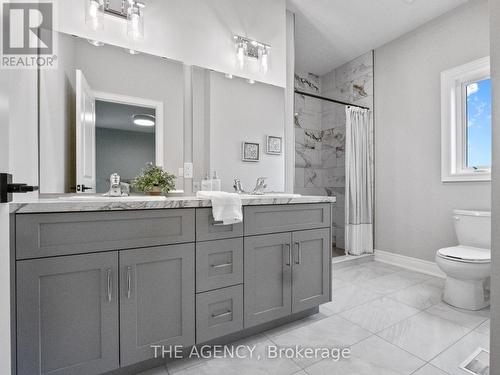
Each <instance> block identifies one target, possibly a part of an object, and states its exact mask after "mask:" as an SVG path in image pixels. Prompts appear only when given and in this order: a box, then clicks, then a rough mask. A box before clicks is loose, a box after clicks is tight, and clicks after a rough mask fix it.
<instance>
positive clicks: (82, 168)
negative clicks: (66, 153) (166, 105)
mask: <svg viewBox="0 0 500 375" xmlns="http://www.w3.org/2000/svg"><path fill="white" fill-rule="evenodd" d="M76 81H77V95H76V104H77V105H76V180H77V185H76V188H77V193H93V194H96V193H97V194H103V193H106V192H108V190H109V186H110V176H111V174H114V173H117V174H118V175H120V177H121V182H124V183H130V182H131V181H132V180H133V179H134V178H135V177H136V176H138V175H139V173H140V172H141V170H142V169H143V168H144V167H145V165H146V164H147V163H153V164H155V165H158V166H163V102H159V101H154V100H149V99H145V98H136V97H129V96H123V95H117V94H113V93H107V92H99V91H94V90H93V89H92V88H91V87H90V85H89V84H88V82H87V80H86V79H85V76H84V74H83V72H82V71H80V70H77V71H76Z"/></svg>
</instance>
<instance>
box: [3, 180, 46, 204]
mask: <svg viewBox="0 0 500 375" xmlns="http://www.w3.org/2000/svg"><path fill="white" fill-rule="evenodd" d="M37 190H38V186H30V185H28V184H16V183H12V175H11V174H8V173H0V203H8V202H12V194H16V193H28V192H31V191H37Z"/></svg>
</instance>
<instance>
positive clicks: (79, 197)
mask: <svg viewBox="0 0 500 375" xmlns="http://www.w3.org/2000/svg"><path fill="white" fill-rule="evenodd" d="M59 199H61V200H72V201H73V200H75V201H87V202H90V201H113V200H116V201H162V200H165V199H166V197H164V196H154V195H132V196H128V197H104V196H102V195H72V196H69V197H59Z"/></svg>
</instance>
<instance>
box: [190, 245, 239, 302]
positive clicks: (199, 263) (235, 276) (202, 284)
mask: <svg viewBox="0 0 500 375" xmlns="http://www.w3.org/2000/svg"><path fill="white" fill-rule="evenodd" d="M242 282H243V239H242V238H235V239H229V240H219V241H209V242H198V243H197V244H196V291H197V292H205V291H207V290H212V289H218V288H223V287H226V286H231V285H236V284H240V283H242Z"/></svg>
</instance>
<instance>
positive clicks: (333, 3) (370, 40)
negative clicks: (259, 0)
mask: <svg viewBox="0 0 500 375" xmlns="http://www.w3.org/2000/svg"><path fill="white" fill-rule="evenodd" d="M467 1H468V0H414V1H413V2H412V0H287V3H288V9H290V10H291V11H293V12H294V13H295V63H296V68H295V69H296V71H302V72H310V73H314V74H317V75H322V74H325V73H328V72H330V71H331V70H333V69H335V68H337V67H339V66H340V65H342V64H344V63H346V62H348V61H351V60H353V59H355V58H356V57H358V56H361V55H362V54H364V53H366V52H368V51H370V50H372V49H375V48H377V47H380V46H382V45H384V44H385V43H387V42H389V41H391V40H394V39H396V38H398V37H399V36H401V35H403V34H405V33H407V32H409V31H411V30H414V29H416V28H417V27H419V26H421V25H423V24H424V23H426V22H428V21H430V20H432V19H433V18H436V17H438V16H440V15H442V14H444V13H446V12H448V11H450V10H452V9H453V8H456V7H457V6H459V5H461V4H464V3H466V2H467Z"/></svg>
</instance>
